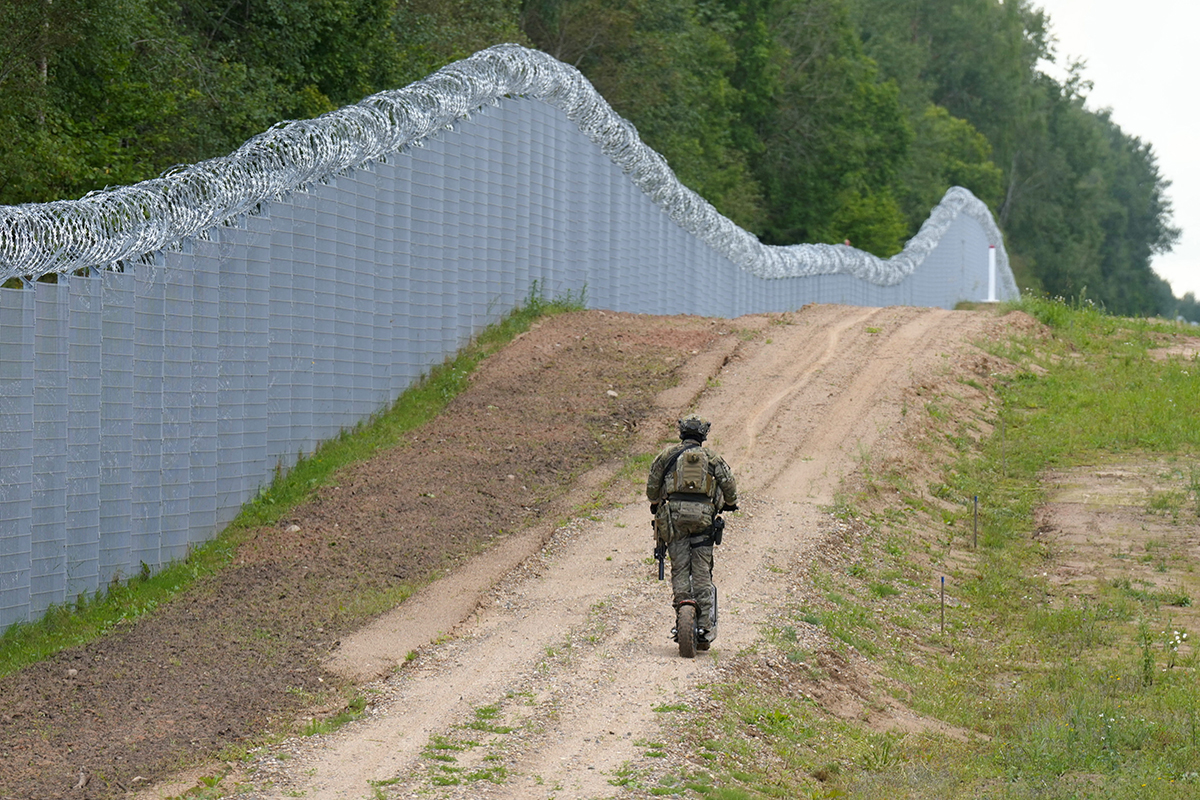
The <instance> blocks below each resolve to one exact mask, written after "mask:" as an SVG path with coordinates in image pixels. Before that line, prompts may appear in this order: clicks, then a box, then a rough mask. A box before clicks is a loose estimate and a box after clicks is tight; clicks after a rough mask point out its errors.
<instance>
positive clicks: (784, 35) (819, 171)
mask: <svg viewBox="0 0 1200 800" xmlns="http://www.w3.org/2000/svg"><path fill="white" fill-rule="evenodd" d="M727 8H729V9H730V10H731V11H732V12H733V13H735V14H737V16H738V19H739V21H740V25H739V26H738V28H737V30H736V33H735V34H734V36H733V41H734V43H735V46H736V47H737V52H738V55H739V61H740V64H739V68H738V69H737V70H735V72H734V80H735V85H736V88H737V89H738V90H739V92H741V97H742V100H743V102H742V104H741V106H740V111H741V119H740V125H739V127H738V129H737V130H738V132H737V137H738V139H737V140H738V141H741V142H744V143H745V145H744V146H745V147H746V149H747V150H748V151H749V152H750V153H751V154H752V158H753V164H754V172H755V175H756V176H757V177H758V179H759V181H760V182H761V183H762V185H763V186H764V188H765V190H766V197H767V215H768V222H767V224H766V226H764V229H763V231H762V233H763V239H764V240H765V241H767V242H770V243H775V244H793V243H796V242H806V241H807V242H841V241H843V240H845V239H849V240H851V242H852V243H853V244H855V245H856V246H859V247H862V248H863V249H866V250H869V251H871V252H874V253H876V254H879V255H891V254H892V253H894V252H896V251H897V250H899V249H900V246H901V243H902V242H903V239H904V238H905V233H906V229H907V226H906V224H905V219H904V215H903V213H902V211H901V209H900V206H899V203H898V202H897V200H896V197H895V194H894V191H893V183H894V180H895V178H896V176H897V174H898V170H899V169H900V167H901V165H902V163H903V162H904V159H905V157H906V154H907V149H908V145H909V142H910V140H911V131H910V128H909V125H908V123H907V121H906V119H905V117H904V114H903V110H902V108H901V105H900V97H899V89H898V86H897V85H896V84H895V83H894V82H893V81H889V80H885V79H884V78H882V76H880V75H879V73H878V70H877V69H876V67H875V64H874V62H873V61H871V59H869V58H868V57H867V56H866V55H865V54H864V53H863V51H862V48H861V46H860V44H859V41H858V39H857V37H856V35H855V32H854V30H853V28H852V26H851V25H850V18H849V16H848V14H847V11H846V7H845V5H844V4H843V3H842V2H841V0H727Z"/></svg>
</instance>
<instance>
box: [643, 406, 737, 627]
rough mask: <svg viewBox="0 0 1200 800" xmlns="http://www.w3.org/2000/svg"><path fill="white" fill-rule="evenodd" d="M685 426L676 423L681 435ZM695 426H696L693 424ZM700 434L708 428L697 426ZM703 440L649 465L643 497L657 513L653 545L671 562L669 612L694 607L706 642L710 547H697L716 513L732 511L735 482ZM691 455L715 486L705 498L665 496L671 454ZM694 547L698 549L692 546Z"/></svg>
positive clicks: (712, 620) (712, 622)
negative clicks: (663, 547)
mask: <svg viewBox="0 0 1200 800" xmlns="http://www.w3.org/2000/svg"><path fill="white" fill-rule="evenodd" d="M693 419H695V418H689V420H680V429H681V432H683V430H684V426H685V423H688V422H690V421H691V420H693ZM695 421H696V422H700V421H699V420H698V419H696V420H695ZM702 424H703V428H702V431H703V433H707V431H708V424H707V423H702ZM702 440H703V436H702V435H701V436H699V437H697V436H690V437H689V438H685V439H683V440H682V441H681V442H680V443H679V444H674V445H671V446H670V447H667V448H666V449H665V450H663V451H662V452H661V453H659V454H658V456H657V457H656V458H655V459H654V463H653V464H652V465H651V466H650V475H649V476H648V477H647V479H646V497H647V498H648V499H649V500H650V503H651V505H652V506H655V507H656V508H657V510H656V512H655V515H654V529H655V537H656V541H661V542H666V544H667V554H668V555H669V556H670V557H671V588H672V590H673V591H674V595H675V599H674V601H675V607H676V608H678V607H679V605H680V603H682V602H684V601H687V600H694V601H695V602H696V605H697V607H698V612H699V613H698V615H697V620H696V624H697V626H698V627H700V628H703V629H704V630H705V631H706V635H705V639H706V640H707V641H709V642H711V641H712V640H713V639H715V638H716V636H717V614H716V603H715V600H716V594H715V592H714V590H713V582H712V568H713V547H712V543H711V541H710V542H709V543H707V544H700V543H701V542H704V541H705V540H706V539H708V538H709V537H707V536H705V535H704V534H705V531H707V530H708V528H709V526H710V525H712V521H713V517H714V516H715V515H716V514H717V513H719V512H720V511H721V509H722V508H729V507H736V506H737V482H736V481H735V480H734V478H733V472H732V471H731V470H730V469H729V465H728V464H726V463H725V459H723V458H721V457H720V456H719V455H717V454H716V453H715V452H714V451H712V450H711V449H709V448H707V447H704V446H702V445H701V444H700V441H702ZM685 450H694V451H696V452H698V453H701V454H703V456H704V457H705V459H707V461H708V467H709V470H710V471H711V473H712V475H713V477H714V478H715V480H716V486H715V489H714V492H713V494H712V496H711V497H705V496H704V495H672V496H667V492H669V491H670V489H669V488H668V487H670V486H671V485H672V484H673V482H674V480H673V474H674V472H675V470H676V469H677V468H678V467H679V459H676V460H675V462H674V464H672V467H671V470H670V471H669V472H668V471H667V465H668V464H669V463H671V459H672V458H674V457H675V456H676V455H677V454H679V453H682V452H683V451H685ZM697 545H699V546H697Z"/></svg>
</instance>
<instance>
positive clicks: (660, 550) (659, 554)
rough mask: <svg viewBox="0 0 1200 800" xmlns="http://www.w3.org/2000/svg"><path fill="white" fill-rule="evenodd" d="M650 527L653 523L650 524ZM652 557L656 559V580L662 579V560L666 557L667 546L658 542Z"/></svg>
mask: <svg viewBox="0 0 1200 800" xmlns="http://www.w3.org/2000/svg"><path fill="white" fill-rule="evenodd" d="M651 524H652V525H653V524H654V523H651ZM654 557H655V558H657V559H658V579H659V580H660V581H661V580H662V579H663V572H664V565H663V560H664V559H665V558H666V557H667V545H666V543H664V542H658V543H657V544H655V545H654Z"/></svg>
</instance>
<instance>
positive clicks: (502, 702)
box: [245, 306, 991, 800]
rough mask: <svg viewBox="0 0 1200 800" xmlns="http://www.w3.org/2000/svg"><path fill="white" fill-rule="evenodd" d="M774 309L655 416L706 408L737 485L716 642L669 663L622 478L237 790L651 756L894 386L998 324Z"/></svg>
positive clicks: (423, 784) (666, 620) (782, 578)
mask: <svg viewBox="0 0 1200 800" xmlns="http://www.w3.org/2000/svg"><path fill="white" fill-rule="evenodd" d="M783 319H786V320H787V321H788V323H789V324H783V325H767V324H766V320H765V318H757V322H756V323H755V325H756V326H757V327H758V328H760V329H761V328H764V327H765V330H760V332H759V334H758V335H757V336H756V337H755V338H754V339H752V340H751V341H746V342H743V343H742V345H741V346H740V347H738V348H737V349H736V353H734V357H733V358H732V359H729V357H728V354H727V355H726V356H725V357H723V358H722V359H720V361H718V362H717V364H718V365H719V364H720V363H722V362H725V361H728V363H726V364H725V365H724V367H723V368H721V367H719V366H716V365H714V366H712V367H710V368H709V369H710V370H714V371H715V370H718V369H719V375H718V377H719V381H712V382H710V383H712V384H713V385H712V386H710V388H708V389H707V390H704V391H702V392H701V391H699V388H698V387H702V386H704V385H705V381H704V375H701V376H700V379H699V380H693V381H692V382H691V383H689V384H688V385H690V386H694V387H697V388H696V389H695V390H694V391H691V392H690V393H681V392H679V391H675V392H673V393H672V394H670V397H669V401H668V403H667V404H666V405H665V406H664V407H663V409H662V416H663V418H664V420H673V419H675V418H676V417H677V416H679V415H680V414H681V413H683V412H684V411H686V410H688V409H689V408H695V409H696V410H697V411H698V412H699V413H701V414H702V415H704V416H706V417H708V418H709V419H711V420H712V421H713V444H714V445H715V446H716V448H717V449H718V450H719V451H720V452H722V453H723V454H725V455H726V457H727V459H728V460H729V461H730V463H731V465H732V467H733V469H734V471H735V474H736V475H737V477H738V480H739V485H740V488H741V491H742V495H743V498H744V499H743V501H742V502H741V507H742V513H739V514H737V515H734V516H733V517H732V518H731V519H730V520H729V527H728V529H727V532H726V539H725V544H723V545H722V547H721V548H720V550H719V551H718V556H717V565H716V570H715V578H716V581H717V583H718V585H719V586H720V589H721V622H720V637H719V639H718V640H717V642H716V644H715V645H714V650H713V651H712V652H710V653H709V654H700V655H699V657H697V658H696V659H694V660H685V659H681V658H679V657H678V655H677V652H676V649H675V647H674V645H673V644H672V643H671V642H670V641H669V639H668V635H669V634H668V632H669V629H670V627H671V624H672V621H673V620H672V616H673V615H672V613H671V610H670V588H669V585H668V584H667V583H665V582H664V583H659V582H658V581H657V580H654V577H655V576H654V575H653V569H654V568H653V567H652V566H651V565H650V564H648V563H647V559H646V557H647V556H648V555H649V553H650V549H651V537H650V531H649V529H648V524H649V514H648V511H647V509H646V507H645V503H644V500H643V499H642V498H641V497H640V494H639V493H636V492H634V491H632V490H630V489H623V490H622V491H623V492H624V494H623V497H622V498H620V500H621V504H620V505H618V506H617V507H615V508H613V509H611V510H610V511H608V512H606V513H604V514H602V515H600V516H598V517H597V518H593V519H582V520H575V521H573V522H572V523H570V524H568V525H567V526H565V527H564V528H562V529H560V530H559V531H558V532H556V533H555V535H554V536H553V537H552V539H551V540H550V542H549V543H548V544H547V545H546V546H545V547H544V548H542V549H541V550H540V552H538V553H536V554H535V555H534V556H533V557H531V558H528V559H526V560H524V561H523V562H522V563H520V564H519V565H517V566H516V567H515V568H513V569H512V570H511V571H509V572H508V573H507V574H506V575H505V576H504V577H503V579H501V580H499V581H498V582H497V583H496V584H495V586H494V587H493V589H492V590H491V591H490V592H489V593H487V594H486V597H485V599H484V601H483V602H482V604H480V605H479V606H478V607H477V608H476V609H475V610H474V612H473V613H472V614H471V616H470V617H469V618H468V619H466V620H464V621H463V622H462V623H461V624H459V625H458V626H457V627H456V628H455V630H454V636H453V638H451V639H449V640H448V641H436V642H432V643H429V644H426V645H424V646H422V647H420V648H419V655H418V656H417V658H416V659H415V660H414V661H412V662H411V663H410V664H407V665H406V666H403V667H402V668H400V669H399V670H398V672H396V673H395V674H393V675H391V676H390V677H387V678H385V679H382V680H380V681H377V682H375V683H373V684H370V685H368V686H367V687H366V688H367V690H368V691H369V692H371V693H374V694H373V695H372V696H374V697H376V698H377V699H376V702H375V703H374V706H373V710H372V713H371V715H370V717H369V718H368V719H365V720H362V721H359V722H357V723H354V724H352V725H349V726H347V727H346V728H344V729H343V730H341V731H339V732H338V733H336V734H333V735H330V736H325V737H313V738H310V739H307V740H304V741H291V742H288V743H285V744H284V745H283V746H282V747H281V748H280V749H279V750H278V751H277V753H278V754H279V755H284V756H288V758H287V759H286V760H280V759H279V758H276V757H273V756H268V757H264V758H262V759H260V761H259V764H258V766H259V771H258V772H257V774H255V775H253V776H252V777H251V780H252V782H254V783H255V784H257V786H258V788H257V789H255V790H254V791H252V792H250V793H249V794H247V795H245V796H248V797H254V798H262V799H263V800H266V798H271V799H272V800H274V799H275V798H284V797H289V796H301V795H300V793H303V794H302V796H304V797H306V798H322V799H328V800H332V799H334V798H338V799H341V798H360V797H376V796H380V795H381V796H383V797H388V798H392V797H415V796H421V797H455V798H458V797H471V798H486V797H497V798H499V797H503V798H547V797H551V796H553V797H557V798H592V797H609V796H612V795H613V794H614V793H616V792H617V791H618V790H617V789H616V788H615V786H614V783H613V782H614V781H615V782H617V783H619V782H620V781H621V779H622V777H623V776H625V775H627V774H628V772H629V771H630V770H633V771H636V770H638V769H643V768H649V767H650V766H651V765H652V764H654V763H655V762H654V759H653V757H652V756H648V755H647V753H648V752H651V751H652V750H653V747H652V743H653V741H654V740H655V737H656V736H657V735H658V732H659V729H660V728H659V719H660V716H661V714H660V713H659V712H656V711H655V709H656V708H663V707H669V706H671V705H673V704H679V703H684V702H688V698H689V697H690V696H691V695H692V694H693V693H694V692H695V691H696V689H697V687H698V686H700V685H701V684H703V683H705V682H709V681H712V680H714V679H716V676H717V673H716V662H717V660H718V658H719V656H720V654H722V653H729V654H732V653H735V652H737V651H738V650H739V649H741V648H744V647H746V646H749V645H750V644H752V643H753V642H754V641H755V640H756V639H757V638H758V636H759V635H760V630H761V626H762V625H763V624H764V623H765V622H767V621H768V620H769V619H770V617H771V614H772V613H773V612H774V610H775V609H776V608H778V606H779V604H780V602H781V601H782V600H783V599H784V598H785V596H786V595H787V592H788V591H789V581H793V580H794V578H793V576H790V575H788V574H787V568H788V567H789V565H790V564H792V563H794V561H795V560H796V559H798V558H803V557H805V554H806V553H808V552H810V551H811V549H812V548H813V546H814V544H815V543H816V542H817V541H818V540H819V538H820V531H821V526H822V525H823V524H825V523H826V521H827V519H828V517H827V515H825V514H824V513H823V512H822V504H824V503H827V502H829V500H830V499H831V498H832V497H833V495H834V493H835V492H836V490H837V488H838V485H839V483H840V482H841V480H842V478H843V477H844V476H845V475H846V474H848V473H849V472H850V471H852V470H853V469H854V468H855V466H856V464H857V461H858V459H860V458H861V457H862V456H863V455H864V454H865V453H867V452H869V451H870V450H871V449H872V448H874V447H876V446H877V445H879V444H880V443H881V442H882V441H883V440H886V437H887V435H888V432H889V430H890V429H892V427H893V426H895V424H896V423H897V422H898V421H899V420H900V419H901V417H902V415H903V413H904V407H903V399H902V398H903V394H904V391H905V389H906V388H907V387H910V386H912V385H914V384H915V383H919V382H920V380H921V376H922V375H928V374H932V373H936V372H937V371H938V370H945V369H946V366H945V363H946V359H945V358H944V356H945V355H948V354H953V353H955V352H957V351H961V350H964V349H967V348H968V347H969V344H968V342H969V341H970V340H972V339H974V338H977V337H979V336H980V335H982V332H983V331H984V329H985V326H986V325H987V323H988V321H989V320H990V319H991V317H990V316H989V315H986V314H972V313H969V312H946V311H938V310H930V309H913V308H888V309H870V310H864V309H861V308H853V307H840V306H813V307H807V308H805V309H802V310H801V311H799V312H796V313H795V314H792V315H787V316H786V317H785V318H783ZM768 339H769V340H770V341H769V342H768ZM729 350H730V352H732V351H733V350H734V348H733V347H730V348H729ZM708 374H712V372H711V371H710V372H709V373H708ZM718 384H719V385H718ZM658 444H659V443H658V442H657V441H654V440H653V438H652V437H648V438H647V440H646V441H644V442H643V446H644V447H645V448H646V450H648V451H649V450H653V449H656V448H657V446H658ZM792 599H794V598H792ZM714 656H716V657H714ZM453 748H459V749H453ZM450 759H453V760H450ZM445 784H449V785H445Z"/></svg>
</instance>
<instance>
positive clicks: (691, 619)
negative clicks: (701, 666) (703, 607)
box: [675, 603, 696, 658]
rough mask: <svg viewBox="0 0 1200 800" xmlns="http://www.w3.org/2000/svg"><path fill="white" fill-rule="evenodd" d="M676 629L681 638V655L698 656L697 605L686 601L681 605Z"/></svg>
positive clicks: (685, 656) (676, 619) (676, 620)
mask: <svg viewBox="0 0 1200 800" xmlns="http://www.w3.org/2000/svg"><path fill="white" fill-rule="evenodd" d="M675 630H676V632H677V636H678V639H679V655H681V656H683V657H684V658H695V657H696V607H695V606H694V605H691V604H690V603H685V604H683V605H681V606H680V607H679V613H678V614H677V615H676V618H675Z"/></svg>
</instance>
